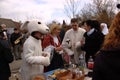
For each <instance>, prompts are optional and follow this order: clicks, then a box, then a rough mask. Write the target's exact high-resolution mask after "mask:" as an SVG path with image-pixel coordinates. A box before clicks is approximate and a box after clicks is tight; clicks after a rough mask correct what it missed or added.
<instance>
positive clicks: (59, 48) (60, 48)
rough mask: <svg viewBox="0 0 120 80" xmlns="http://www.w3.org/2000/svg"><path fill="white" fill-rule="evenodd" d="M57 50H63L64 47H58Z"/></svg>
mask: <svg viewBox="0 0 120 80" xmlns="http://www.w3.org/2000/svg"><path fill="white" fill-rule="evenodd" d="M55 50H56V51H61V50H63V48H62V47H56V48H55Z"/></svg>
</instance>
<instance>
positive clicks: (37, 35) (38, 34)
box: [34, 32, 43, 39]
mask: <svg viewBox="0 0 120 80" xmlns="http://www.w3.org/2000/svg"><path fill="white" fill-rule="evenodd" d="M34 36H35V37H36V38H37V39H42V38H43V34H41V33H40V32H35V35H34Z"/></svg>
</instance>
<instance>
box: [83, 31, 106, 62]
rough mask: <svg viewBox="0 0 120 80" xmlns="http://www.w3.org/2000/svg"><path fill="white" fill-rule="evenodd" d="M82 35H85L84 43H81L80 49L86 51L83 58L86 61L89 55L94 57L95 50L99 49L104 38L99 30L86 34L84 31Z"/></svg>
mask: <svg viewBox="0 0 120 80" xmlns="http://www.w3.org/2000/svg"><path fill="white" fill-rule="evenodd" d="M84 37H85V44H84V45H82V47H81V49H82V50H84V51H85V52H86V55H85V58H86V62H87V61H88V59H89V57H90V56H92V57H93V58H94V56H95V54H96V53H97V51H99V50H100V48H101V45H102V43H103V40H104V35H103V34H102V33H101V32H99V31H97V30H94V32H93V33H92V34H90V35H87V32H86V33H85V34H84Z"/></svg>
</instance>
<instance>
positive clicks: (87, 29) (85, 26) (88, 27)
mask: <svg viewBox="0 0 120 80" xmlns="http://www.w3.org/2000/svg"><path fill="white" fill-rule="evenodd" d="M84 29H85V30H86V31H87V32H88V31H90V29H91V27H90V26H88V25H87V24H86V23H84Z"/></svg>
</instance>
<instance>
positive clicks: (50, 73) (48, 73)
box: [44, 69, 92, 80]
mask: <svg viewBox="0 0 120 80" xmlns="http://www.w3.org/2000/svg"><path fill="white" fill-rule="evenodd" d="M56 70H60V69H55V70H52V71H49V72H45V73H44V74H45V76H47V80H56V79H50V78H48V76H49V75H52V74H53V73H54V71H56ZM89 71H90V70H89V69H85V74H88V72H89ZM84 80H92V78H91V77H88V76H86V77H85V79H84Z"/></svg>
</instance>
